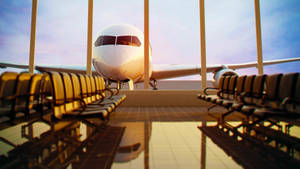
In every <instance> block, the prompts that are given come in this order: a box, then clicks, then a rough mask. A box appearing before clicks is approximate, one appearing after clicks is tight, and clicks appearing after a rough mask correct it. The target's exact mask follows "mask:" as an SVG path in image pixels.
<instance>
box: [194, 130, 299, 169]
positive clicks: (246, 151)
mask: <svg viewBox="0 0 300 169" xmlns="http://www.w3.org/2000/svg"><path fill="white" fill-rule="evenodd" d="M199 128H200V129H201V131H202V132H204V133H205V135H207V136H208V137H209V138H210V139H211V140H212V141H213V142H214V143H215V144H217V145H218V146H219V147H220V148H222V149H223V150H224V151H225V152H226V153H227V154H228V155H230V156H232V158H233V159H234V160H235V161H236V162H238V163H239V164H241V165H242V166H243V167H244V168H249V169H252V168H253V169H256V168H264V169H267V168H270V169H276V168H278V169H279V168H299V167H300V161H298V160H295V159H292V158H290V157H289V156H288V155H286V154H284V153H282V152H281V151H279V150H276V149H273V148H271V147H269V146H267V145H264V144H261V142H259V141H257V140H255V139H253V138H250V137H249V136H246V135H242V134H240V133H236V130H230V129H228V128H227V132H225V131H224V130H222V129H220V128H219V127H218V126H210V127H207V126H203V127H199ZM229 131H230V132H229ZM229 133H231V134H229ZM230 135H231V136H230ZM238 138H239V139H238Z"/></svg>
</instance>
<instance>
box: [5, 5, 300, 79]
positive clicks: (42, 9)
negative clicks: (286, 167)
mask: <svg viewBox="0 0 300 169" xmlns="http://www.w3.org/2000/svg"><path fill="white" fill-rule="evenodd" d="M149 1H150V4H149V5H150V16H149V17H150V43H151V46H152V62H153V64H155V65H165V64H181V65H182V64H184V65H185V64H187V65H195V64H200V34H199V32H200V25H199V4H198V3H199V1H198V0H185V1H182V0H164V1H161V0H149ZM31 3H32V1H31V0H1V1H0V62H10V63H17V64H28V60H29V44H30V23H31ZM143 3H144V1H143V0H126V1H124V0H94V25H93V41H94V40H96V38H97V36H98V35H99V32H101V30H102V29H104V28H105V27H107V26H110V25H113V24H131V25H134V26H136V27H137V28H139V29H140V30H142V31H143V30H144V22H143V21H144V20H143V19H144V16H143V14H144V12H143V10H144V4H143ZM87 13H88V0H63V1H62V0H39V1H38V16H37V28H36V29H37V34H36V56H35V57H36V60H35V63H36V65H85V64H86V39H87ZM205 14H206V16H205V19H206V46H207V49H206V52H207V65H212V64H213V65H215V64H231V63H243V62H251V61H256V58H257V52H256V34H255V13H254V0H242V1H241V0H226V1H224V0H206V1H205ZM261 20H262V45H263V59H264V60H271V59H283V58H291V57H300V48H299V46H300V1H299V0H285V1H282V0H267V1H262V0H261ZM299 66H300V62H294V63H285V64H280V65H273V66H266V67H264V73H268V74H271V73H277V72H282V73H286V72H300V68H299ZM238 73H239V74H255V73H257V69H256V68H251V69H241V70H239V71H238ZM209 78H211V75H209ZM177 79H185V80H186V79H193V80H197V79H200V76H199V75H195V76H189V77H184V78H177Z"/></svg>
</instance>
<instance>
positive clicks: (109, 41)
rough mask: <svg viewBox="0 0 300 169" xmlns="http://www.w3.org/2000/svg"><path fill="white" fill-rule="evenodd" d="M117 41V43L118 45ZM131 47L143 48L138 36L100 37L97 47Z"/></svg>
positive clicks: (96, 43)
mask: <svg viewBox="0 0 300 169" xmlns="http://www.w3.org/2000/svg"><path fill="white" fill-rule="evenodd" d="M116 39H117V43H116ZM115 44H117V45H129V46H141V42H140V40H139V38H138V37H136V36H118V37H117V38H116V37H115V36H100V37H99V38H98V39H97V40H96V42H95V44H94V45H95V47H97V46H103V45H115Z"/></svg>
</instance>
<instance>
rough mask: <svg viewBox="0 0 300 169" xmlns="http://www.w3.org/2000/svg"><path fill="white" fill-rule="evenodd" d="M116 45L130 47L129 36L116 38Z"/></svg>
mask: <svg viewBox="0 0 300 169" xmlns="http://www.w3.org/2000/svg"><path fill="white" fill-rule="evenodd" d="M117 44H118V45H131V36H118V38H117Z"/></svg>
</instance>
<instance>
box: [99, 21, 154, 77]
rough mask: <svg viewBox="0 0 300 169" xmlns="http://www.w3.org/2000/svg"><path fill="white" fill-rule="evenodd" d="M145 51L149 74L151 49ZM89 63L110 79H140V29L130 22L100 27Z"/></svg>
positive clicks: (141, 50)
mask: <svg viewBox="0 0 300 169" xmlns="http://www.w3.org/2000/svg"><path fill="white" fill-rule="evenodd" d="M149 53H150V59H149V60H150V74H149V76H151V72H152V69H151V67H152V66H151V51H150V52H149ZM93 65H94V68H95V69H96V71H97V72H98V73H100V74H101V75H102V76H104V77H105V78H107V79H110V80H113V81H117V82H119V81H126V80H133V81H134V82H139V81H143V79H144V37H143V33H142V32H141V31H139V30H138V29H137V28H135V27H133V26H130V25H114V26H110V27H108V28H106V29H104V30H103V31H102V32H101V33H100V35H99V36H98V38H97V40H96V41H95V43H94V48H93Z"/></svg>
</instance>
